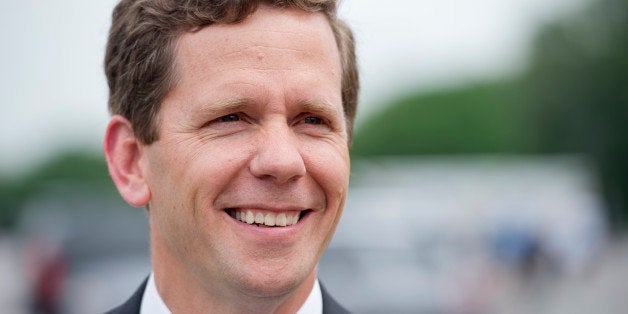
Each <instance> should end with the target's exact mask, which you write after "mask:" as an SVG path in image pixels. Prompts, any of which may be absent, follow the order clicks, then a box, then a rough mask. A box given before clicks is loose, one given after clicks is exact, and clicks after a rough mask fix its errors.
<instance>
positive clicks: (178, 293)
mask: <svg viewBox="0 0 628 314" xmlns="http://www.w3.org/2000/svg"><path fill="white" fill-rule="evenodd" d="M154 229H156V228H154ZM154 229H153V230H151V256H152V261H153V271H154V276H155V285H156V286H157V291H158V292H159V295H160V297H161V298H162V300H163V301H164V303H165V304H166V305H167V306H168V308H169V309H170V311H171V312H172V313H175V314H176V313H279V314H281V313H295V312H297V311H298V310H299V309H300V308H301V306H302V305H303V304H304V303H305V301H306V299H307V297H308V296H309V294H310V292H311V291H312V289H313V287H314V282H315V281H316V269H313V270H312V272H311V273H310V274H309V275H308V276H307V277H306V278H305V280H303V281H302V282H301V283H300V284H299V285H297V286H296V287H294V288H293V289H291V290H289V291H287V292H283V293H279V294H274V295H261V294H255V293H252V292H251V291H250V290H245V289H240V288H239V287H234V286H231V285H230V284H229V283H225V282H221V280H214V279H215V278H207V277H206V276H198V275H196V272H195V271H194V270H192V269H190V268H189V267H186V265H184V264H183V263H182V262H181V260H180V259H179V258H177V257H176V256H173V255H172V254H169V251H168V249H167V248H166V247H165V246H164V245H163V243H162V241H159V240H158V239H155V237H156V236H157V237H158V235H154V234H153V232H152V231H154Z"/></svg>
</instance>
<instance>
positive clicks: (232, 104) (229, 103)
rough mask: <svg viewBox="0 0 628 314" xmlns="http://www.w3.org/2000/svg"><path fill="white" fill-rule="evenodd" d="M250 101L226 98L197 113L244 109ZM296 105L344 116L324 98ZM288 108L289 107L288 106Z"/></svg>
mask: <svg viewBox="0 0 628 314" xmlns="http://www.w3.org/2000/svg"><path fill="white" fill-rule="evenodd" d="M252 103H254V101H253V100H251V99H249V98H239V97H237V98H226V99H221V100H218V101H215V102H212V103H209V104H207V105H205V106H202V107H201V108H199V109H198V113H199V114H202V115H210V116H216V115H221V114H225V113H229V112H237V111H244V110H245V109H246V108H247V107H249V106H251V104H252ZM297 106H298V107H299V108H300V110H299V111H307V112H311V113H315V114H320V115H323V116H330V117H333V116H338V117H340V118H344V111H343V110H339V109H338V108H337V107H336V106H334V105H333V104H332V103H331V102H329V101H326V100H316V101H311V100H306V101H301V102H298V103H297ZM288 110H290V109H289V108H288Z"/></svg>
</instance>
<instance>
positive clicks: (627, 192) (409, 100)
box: [352, 0, 628, 230]
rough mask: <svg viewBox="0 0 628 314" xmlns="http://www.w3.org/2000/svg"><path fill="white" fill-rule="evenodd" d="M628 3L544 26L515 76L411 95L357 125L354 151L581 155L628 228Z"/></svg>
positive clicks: (603, 4)
mask: <svg viewBox="0 0 628 314" xmlns="http://www.w3.org/2000/svg"><path fill="white" fill-rule="evenodd" d="M627 136H628V0H600V1H597V2H594V3H592V4H591V5H590V7H588V8H586V9H585V10H584V11H583V12H581V13H579V14H577V15H574V16H571V17H568V18H565V19H563V20H560V21H557V22H554V23H552V24H550V25H547V26H545V27H543V28H542V29H541V30H540V31H539V34H538V36H537V38H536V40H535V42H534V45H533V49H532V58H531V61H530V66H529V69H528V70H527V71H525V73H523V74H522V75H521V76H520V77H519V78H517V79H513V80H512V81H510V82H505V83H504V82H492V83H490V82H489V83H485V84H474V85H471V86H467V87H461V88H457V89H448V90H444V91H436V92H431V93H428V94H422V93H411V94H410V95H408V96H407V97H404V98H400V99H399V100H397V101H395V102H393V103H392V104H391V105H390V106H388V107H386V109H385V110H383V111H382V112H380V113H378V114H376V115H374V116H372V117H371V119H369V120H368V121H367V122H366V123H364V124H363V125H362V127H361V128H359V129H358V130H357V134H356V136H355V141H354V146H353V148H352V151H353V154H354V156H356V157H360V156H376V155H417V154H469V153H585V154H587V155H588V156H590V157H591V159H592V160H593V162H594V164H595V166H596V167H597V169H598V173H599V174H600V178H601V183H602V190H603V193H604V195H605V196H606V199H607V203H608V206H609V213H608V217H609V221H610V222H611V226H613V227H614V228H615V230H625V229H626V228H627V227H628V140H627V139H626V137H627Z"/></svg>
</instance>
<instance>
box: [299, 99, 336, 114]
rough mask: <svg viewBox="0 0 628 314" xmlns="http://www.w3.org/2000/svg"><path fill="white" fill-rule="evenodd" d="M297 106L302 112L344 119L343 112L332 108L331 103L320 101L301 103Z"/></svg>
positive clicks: (334, 107)
mask: <svg viewBox="0 0 628 314" xmlns="http://www.w3.org/2000/svg"><path fill="white" fill-rule="evenodd" d="M299 105H300V106H301V108H302V109H303V111H308V112H312V113H317V114H321V115H323V116H339V117H340V118H344V111H343V110H338V107H337V106H334V105H333V104H332V103H331V102H329V101H326V100H322V101H303V102H300V103H299Z"/></svg>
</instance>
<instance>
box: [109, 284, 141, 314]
mask: <svg viewBox="0 0 628 314" xmlns="http://www.w3.org/2000/svg"><path fill="white" fill-rule="evenodd" d="M147 282H148V278H146V279H144V282H142V284H141V285H140V286H139V288H137V290H135V293H133V295H132V296H131V297H130V298H129V299H128V300H127V301H126V302H124V303H123V304H122V305H120V306H118V307H115V308H113V309H111V310H109V311H107V312H105V314H139V313H140V306H141V304H142V296H143V295H144V290H145V289H146V283H147Z"/></svg>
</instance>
